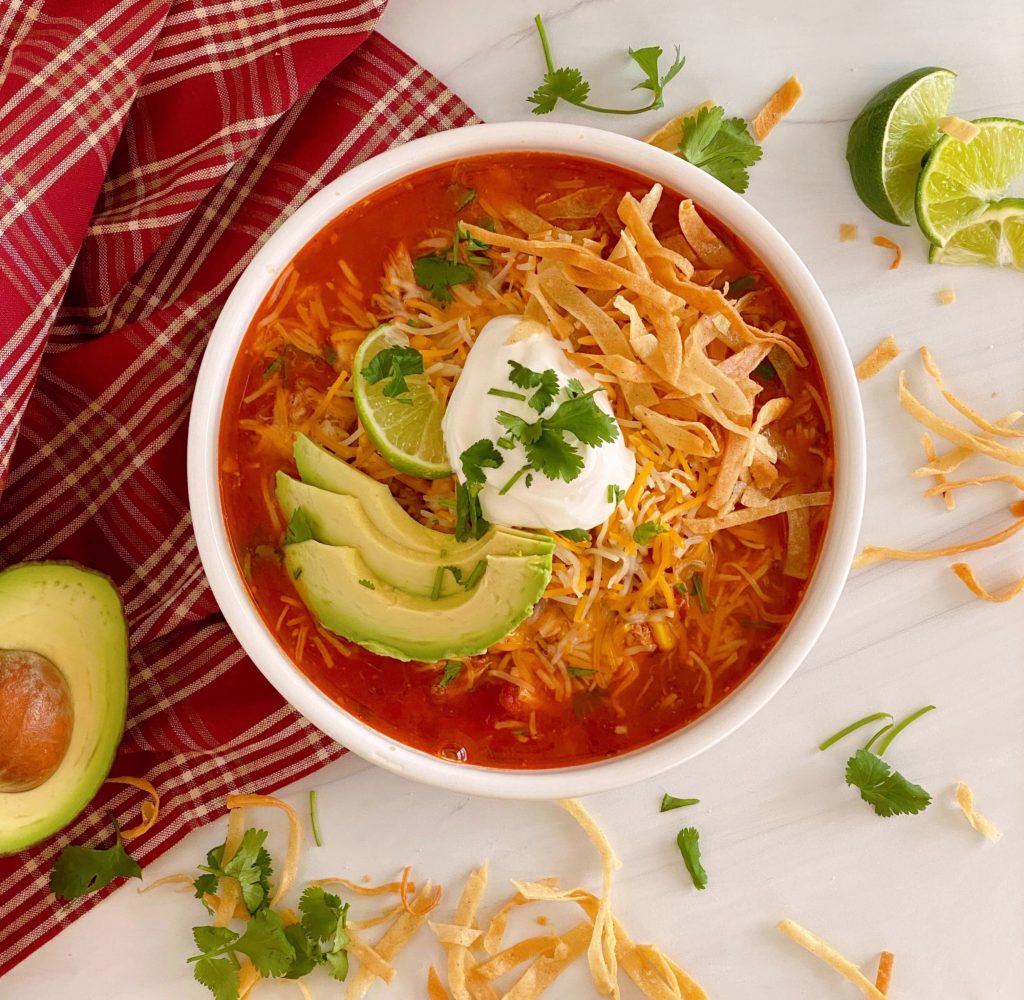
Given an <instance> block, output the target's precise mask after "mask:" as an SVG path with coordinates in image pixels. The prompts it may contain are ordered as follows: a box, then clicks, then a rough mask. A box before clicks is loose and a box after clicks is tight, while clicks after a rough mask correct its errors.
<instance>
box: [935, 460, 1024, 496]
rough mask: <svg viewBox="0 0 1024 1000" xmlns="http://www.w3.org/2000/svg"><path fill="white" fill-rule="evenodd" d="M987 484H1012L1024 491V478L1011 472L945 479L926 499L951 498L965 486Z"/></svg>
mask: <svg viewBox="0 0 1024 1000" xmlns="http://www.w3.org/2000/svg"><path fill="white" fill-rule="evenodd" d="M933 454H934V452H933ZM985 483H1010V484H1012V485H1013V486H1016V487H1017V489H1019V490H1022V491H1024V476H1015V475H1013V474H1012V473H1010V472H1003V473H998V474H996V475H990V476H973V477H972V478H970V479H954V480H951V481H946V480H945V479H943V480H942V481H941V482H939V483H938V485H936V486H932V487H931V488H930V489H927V490H925V491H924V495H925V496H926V497H934V496H938V495H940V494H941V495H943V496H949V494H950V493H952V492H953V491H954V490H960V489H963V488H964V487H965V486H983V485H984V484H985Z"/></svg>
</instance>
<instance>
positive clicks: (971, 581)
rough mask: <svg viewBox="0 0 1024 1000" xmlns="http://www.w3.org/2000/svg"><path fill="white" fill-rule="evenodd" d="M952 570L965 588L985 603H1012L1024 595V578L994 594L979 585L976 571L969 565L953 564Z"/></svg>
mask: <svg viewBox="0 0 1024 1000" xmlns="http://www.w3.org/2000/svg"><path fill="white" fill-rule="evenodd" d="M952 569H953V572H954V573H956V575H957V577H958V578H959V579H960V581H961V582H962V583H963V584H964V586H965V587H967V589H968V590H969V591H970V592H971V593H972V594H974V596H975V597H980V598H981V599H982V600H983V601H991V602H992V603H993V604H1005V603H1006V602H1007V601H1012V600H1013V599H1014V598H1015V597H1018V596H1019V595H1020V594H1022V593H1024V577H1021V579H1019V580H1018V581H1017V582H1016V583H1011V584H1010V585H1009V586H1008V587H1007V588H1006V589H1005V590H1000V591H998V592H997V593H995V594H993V593H991V592H990V591H988V590H986V589H985V588H984V587H983V586H982V585H981V584H980V583H978V581H977V578H976V577H975V576H974V570H972V569H971V567H970V566H968V565H967V563H953V567H952Z"/></svg>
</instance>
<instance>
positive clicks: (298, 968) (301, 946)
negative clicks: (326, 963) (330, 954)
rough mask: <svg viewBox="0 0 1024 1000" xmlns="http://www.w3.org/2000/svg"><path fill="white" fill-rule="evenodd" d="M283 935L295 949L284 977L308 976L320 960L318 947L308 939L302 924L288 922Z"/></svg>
mask: <svg viewBox="0 0 1024 1000" xmlns="http://www.w3.org/2000/svg"><path fill="white" fill-rule="evenodd" d="M284 936H285V937H286V938H287V939H288V943H289V944H290V945H291V946H292V948H293V949H294V951H295V957H294V958H293V959H292V962H291V965H289V966H288V971H287V972H285V974H284V978H285V979H301V978H302V977H303V976H308V975H309V974H310V973H311V972H312V971H313V970H314V969H315V968H316V967H317V965H318V964H319V963H320V961H321V960H322V956H321V953H320V949H319V948H317V947H316V945H315V944H314V943H313V942H312V941H310V939H309V934H307V933H306V928H305V927H303V926H302V924H289V926H287V927H286V928H285V929H284Z"/></svg>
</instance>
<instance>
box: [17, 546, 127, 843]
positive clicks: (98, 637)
mask: <svg viewBox="0 0 1024 1000" xmlns="http://www.w3.org/2000/svg"><path fill="white" fill-rule="evenodd" d="M0 650H9V651H14V650H24V651H27V652H31V653H35V654H38V655H39V656H42V657H45V658H46V659H47V660H49V661H50V662H51V663H52V664H53V665H54V666H56V667H57V669H58V670H59V671H60V672H61V673H62V674H63V676H64V679H65V681H66V682H67V685H68V688H69V689H70V693H71V702H72V709H73V713H74V721H73V723H72V727H71V736H70V742H69V744H68V748H67V752H66V753H65V755H64V757H63V759H62V760H61V762H60V764H59V765H58V766H57V769H56V771H54V773H53V774H52V775H51V776H50V777H49V778H47V779H46V780H45V781H44V782H43V783H42V784H41V785H38V786H37V787H35V788H32V789H30V790H29V791H20V792H0V854H11V853H14V852H15V851H20V850H21V849H22V848H25V847H28V846H29V845H31V844H34V843H36V842H37V841H40V840H42V839H43V838H45V837H48V836H50V834H52V833H56V832H57V831H58V830H60V829H61V828H62V827H64V826H66V825H67V824H68V823H70V822H71V820H73V819H74V818H75V817H76V816H77V815H78V814H79V813H80V812H81V811H82V809H83V808H84V807H85V805H86V804H87V803H88V802H89V800H90V799H91V798H92V797H93V796H94V795H95V794H96V791H97V789H99V787H100V785H101V784H102V783H103V781H104V779H105V778H106V777H107V774H108V772H109V771H110V766H111V764H112V763H113V760H114V753H115V751H116V750H117V745H118V743H120V741H121V733H122V731H123V730H124V721H125V709H126V706H127V703H128V630H127V626H126V625H125V620H124V612H123V610H122V607H121V599H120V597H119V596H118V593H117V590H116V589H115V588H114V585H113V584H112V583H111V582H110V581H109V580H108V579H107V578H106V577H105V576H103V575H101V574H100V573H95V572H93V571H92V570H87V569H83V568H82V567H79V566H73V565H70V564H62V563H25V564H23V565H21V566H14V567H12V568H10V569H8V570H5V571H4V572H2V573H0Z"/></svg>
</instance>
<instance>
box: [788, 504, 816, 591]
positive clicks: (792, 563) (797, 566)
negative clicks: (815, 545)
mask: <svg viewBox="0 0 1024 1000" xmlns="http://www.w3.org/2000/svg"><path fill="white" fill-rule="evenodd" d="M786 520H787V522H788V524H787V531H786V561H785V563H784V564H783V567H782V572H783V573H784V574H785V575H786V576H791V577H794V578H795V579H797V580H806V579H807V577H809V576H810V575H811V513H810V511H809V510H808V509H807V508H806V507H798V508H797V509H796V510H790V511H787V512H786Z"/></svg>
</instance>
